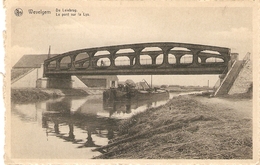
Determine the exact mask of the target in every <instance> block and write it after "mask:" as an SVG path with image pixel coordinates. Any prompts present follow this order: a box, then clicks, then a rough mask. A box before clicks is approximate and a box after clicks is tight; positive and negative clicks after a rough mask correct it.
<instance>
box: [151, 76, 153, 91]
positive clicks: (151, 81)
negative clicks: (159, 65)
mask: <svg viewBox="0 0 260 165" xmlns="http://www.w3.org/2000/svg"><path fill="white" fill-rule="evenodd" d="M151 88H153V75H151Z"/></svg>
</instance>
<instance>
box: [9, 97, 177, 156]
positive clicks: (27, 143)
mask: <svg viewBox="0 0 260 165" xmlns="http://www.w3.org/2000/svg"><path fill="white" fill-rule="evenodd" d="M178 95H179V94H176V93H175V94H173V93H171V94H170V98H172V97H174V96H178ZM168 100H169V97H167V98H160V99H157V100H142V101H123V102H113V103H106V104H104V103H103V100H102V96H101V95H91V96H87V97H62V98H57V99H50V100H47V101H42V102H37V103H30V104H29V103H27V104H15V103H12V106H11V155H12V158H13V159H90V158H93V157H95V156H98V155H100V154H101V153H100V152H93V151H92V149H93V148H95V147H98V146H102V145H106V144H108V141H109V140H110V139H112V138H114V137H115V136H116V134H117V132H116V130H117V123H118V122H117V121H118V120H120V119H126V118H129V117H131V116H132V115H134V114H136V113H139V112H142V111H145V110H146V109H147V108H150V107H157V106H160V105H163V104H165V103H166V102H167V101H168Z"/></svg>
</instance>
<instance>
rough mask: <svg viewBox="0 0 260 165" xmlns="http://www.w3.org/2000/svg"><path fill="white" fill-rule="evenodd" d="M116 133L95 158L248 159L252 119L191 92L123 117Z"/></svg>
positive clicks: (250, 156) (250, 153)
mask: <svg viewBox="0 0 260 165" xmlns="http://www.w3.org/2000/svg"><path fill="white" fill-rule="evenodd" d="M118 135H119V136H118V137H117V138H116V139H113V140H112V141H111V143H110V147H107V151H108V152H107V153H106V154H103V155H101V156H99V157H97V158H103V159H104V158H105V159H108V158H119V159H120V158H130V159H131V158H132V159H160V158H163V159H252V120H251V119H243V118H241V116H238V115H237V114H236V113H235V112H234V111H232V110H230V109H219V108H218V107H210V106H208V105H204V104H202V103H201V102H199V101H197V100H195V99H194V98H193V97H192V96H180V97H177V98H174V99H172V100H170V101H169V102H168V103H167V104H166V105H163V106H160V107H157V108H151V109H149V110H147V111H146V112H142V113H139V114H137V115H135V116H133V117H132V118H130V119H127V120H123V121H121V123H120V126H119V132H118ZM124 139H126V140H124ZM113 143H114V144H116V145H113ZM111 144H112V145H111Z"/></svg>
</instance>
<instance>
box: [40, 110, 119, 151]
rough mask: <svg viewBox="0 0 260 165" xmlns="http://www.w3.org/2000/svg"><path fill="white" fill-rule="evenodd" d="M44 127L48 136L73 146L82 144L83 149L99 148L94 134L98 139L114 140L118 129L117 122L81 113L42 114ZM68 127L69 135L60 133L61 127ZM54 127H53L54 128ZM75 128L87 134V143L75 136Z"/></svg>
mask: <svg viewBox="0 0 260 165" xmlns="http://www.w3.org/2000/svg"><path fill="white" fill-rule="evenodd" d="M42 123H43V124H42V126H43V128H46V130H47V131H46V132H47V136H56V137H58V138H61V139H63V140H65V141H67V142H72V143H73V144H80V146H78V148H82V147H98V146H100V145H96V144H95V143H94V141H93V138H92V134H96V135H97V136H98V137H102V138H107V139H112V138H113V137H114V134H115V133H114V131H115V130H116V128H117V120H115V119H111V118H100V117H98V116H97V115H88V114H82V113H80V112H71V113H64V112H63V113H48V112H45V113H43V114H42ZM60 125H62V126H67V127H68V132H67V133H63V134H62V133H60V131H59V126H60ZM52 126H53V127H52ZM74 127H77V128H80V129H81V130H85V131H86V132H87V137H86V139H87V140H86V141H85V142H83V140H82V139H77V138H76V135H75V134H74Z"/></svg>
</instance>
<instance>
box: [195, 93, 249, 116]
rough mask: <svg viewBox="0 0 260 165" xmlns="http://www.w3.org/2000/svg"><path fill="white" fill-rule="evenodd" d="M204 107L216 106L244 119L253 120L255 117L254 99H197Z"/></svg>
mask: <svg viewBox="0 0 260 165" xmlns="http://www.w3.org/2000/svg"><path fill="white" fill-rule="evenodd" d="M196 100H197V101H200V102H201V103H202V104H204V105H209V106H214V107H218V108H219V109H220V110H221V109H228V110H230V111H234V112H236V113H237V114H239V115H238V116H239V117H241V118H242V119H244V118H247V119H252V116H253V102H252V99H227V98H206V97H197V98H196Z"/></svg>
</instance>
